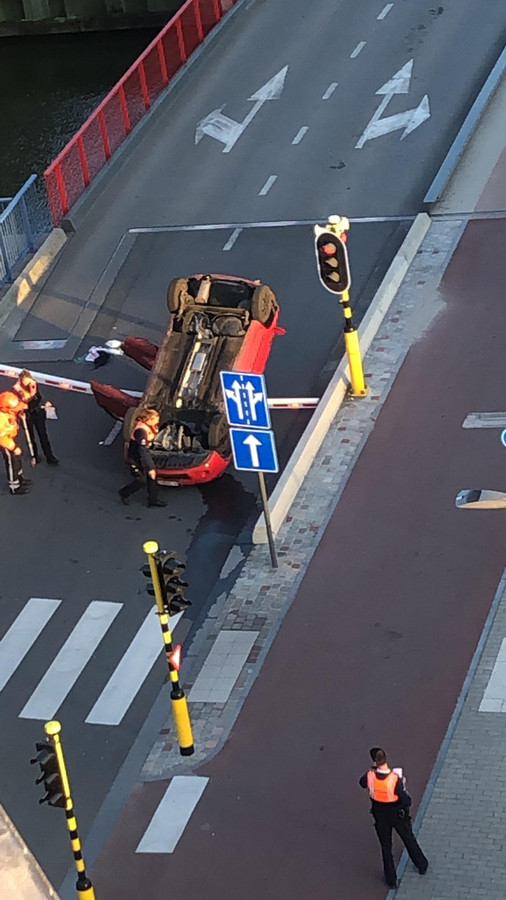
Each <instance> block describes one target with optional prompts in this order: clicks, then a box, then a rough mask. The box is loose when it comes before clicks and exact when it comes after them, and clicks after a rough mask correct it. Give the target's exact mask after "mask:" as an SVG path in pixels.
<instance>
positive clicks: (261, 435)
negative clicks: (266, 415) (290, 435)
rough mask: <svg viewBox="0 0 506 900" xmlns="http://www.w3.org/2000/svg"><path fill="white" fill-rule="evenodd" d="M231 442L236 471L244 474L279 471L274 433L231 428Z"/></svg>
mask: <svg viewBox="0 0 506 900" xmlns="http://www.w3.org/2000/svg"><path fill="white" fill-rule="evenodd" d="M230 440H231V442H232V453H233V456H234V465H235V467H236V469H238V470H240V471H243V472H278V471H279V465H278V456H277V453H276V445H275V443H274V433H273V432H272V431H260V430H256V429H253V428H231V429H230Z"/></svg>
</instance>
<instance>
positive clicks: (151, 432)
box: [119, 409, 167, 506]
mask: <svg viewBox="0 0 506 900" xmlns="http://www.w3.org/2000/svg"><path fill="white" fill-rule="evenodd" d="M159 427H160V415H159V413H158V412H157V411H156V409H140V410H137V411H136V415H135V424H134V425H133V432H132V434H131V437H130V440H129V442H128V444H127V446H126V459H127V462H128V464H129V466H130V471H131V473H132V475H133V476H134V480H133V481H130V482H129V483H128V484H126V485H125V486H124V487H122V488H121V489H120V491H119V495H120V498H121V502H122V503H124V504H125V505H126V506H128V498H129V497H130V496H131V495H132V494H134V493H135V492H136V491H138V490H140V489H141V487H142V485H143V484H145V485H146V486H147V489H148V506H167V504H166V503H165V501H164V500H159V499H158V487H157V484H156V469H155V464H154V462H153V457H152V456H151V453H150V452H149V450H150V447H151V445H152V443H153V441H154V439H155V438H156V435H157V434H158V430H159Z"/></svg>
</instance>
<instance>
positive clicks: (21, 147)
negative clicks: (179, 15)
mask: <svg viewBox="0 0 506 900" xmlns="http://www.w3.org/2000/svg"><path fill="white" fill-rule="evenodd" d="M156 33H157V29H155V30H153V29H141V30H137V31H108V32H91V33H90V32H87V33H84V34H57V35H43V36H36V37H35V36H33V37H32V36H30V37H12V38H11V37H9V38H2V39H0V196H12V195H13V194H15V193H16V191H17V190H19V188H20V187H21V185H22V184H23V183H24V182H25V181H26V179H27V178H28V176H29V175H31V174H32V173H33V172H35V173H36V174H37V175H39V176H42V173H43V171H44V169H45V168H46V166H47V165H48V164H49V163H50V162H51V160H53V159H54V157H55V156H56V155H57V154H58V153H59V152H60V150H61V149H62V148H63V147H64V146H65V144H66V143H67V141H68V140H69V139H70V138H71V137H72V135H73V134H74V133H75V132H76V131H77V129H78V128H79V127H80V126H81V125H82V124H83V122H84V121H85V119H86V118H87V117H88V116H89V114H90V113H91V112H92V111H93V109H94V108H95V106H96V105H97V104H98V103H99V102H100V100H102V98H103V97H105V95H106V94H107V93H108V91H109V90H110V89H111V88H112V87H113V86H114V84H115V83H116V82H117V80H118V79H119V78H120V77H121V76H122V75H123V74H124V72H126V70H127V69H128V67H129V66H130V65H131V64H132V63H133V62H134V61H135V60H136V59H137V57H138V56H139V54H140V53H141V52H142V51H143V50H144V48H145V47H147V45H148V44H149V43H150V41H151V40H152V39H153V38H154V37H155V35H156Z"/></svg>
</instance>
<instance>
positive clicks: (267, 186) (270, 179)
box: [258, 175, 278, 197]
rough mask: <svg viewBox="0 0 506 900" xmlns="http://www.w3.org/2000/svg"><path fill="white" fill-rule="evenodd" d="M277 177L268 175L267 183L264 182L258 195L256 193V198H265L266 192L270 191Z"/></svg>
mask: <svg viewBox="0 0 506 900" xmlns="http://www.w3.org/2000/svg"><path fill="white" fill-rule="evenodd" d="M277 177H278V176H277V175H269V177H268V179H267V181H266V182H265V184H264V186H263V188H262V190H261V191H259V193H258V196H259V197H265V195H266V194H267V192H268V191H270V189H271V187H272V185H273V184H274V182H275V181H276V178H277Z"/></svg>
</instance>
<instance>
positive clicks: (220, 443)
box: [207, 413, 231, 456]
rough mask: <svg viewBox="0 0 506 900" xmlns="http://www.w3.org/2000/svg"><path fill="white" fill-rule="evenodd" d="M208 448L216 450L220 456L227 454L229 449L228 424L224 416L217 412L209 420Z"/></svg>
mask: <svg viewBox="0 0 506 900" xmlns="http://www.w3.org/2000/svg"><path fill="white" fill-rule="evenodd" d="M207 440H208V444H209V449H210V450H217V451H218V453H221V454H222V456H228V455H229V453H230V452H231V451H230V438H229V435H228V424H227V420H226V418H225V416H222V415H220V413H217V414H216V415H215V416H213V417H212V419H211V421H210V422H209V431H208V436H207Z"/></svg>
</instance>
